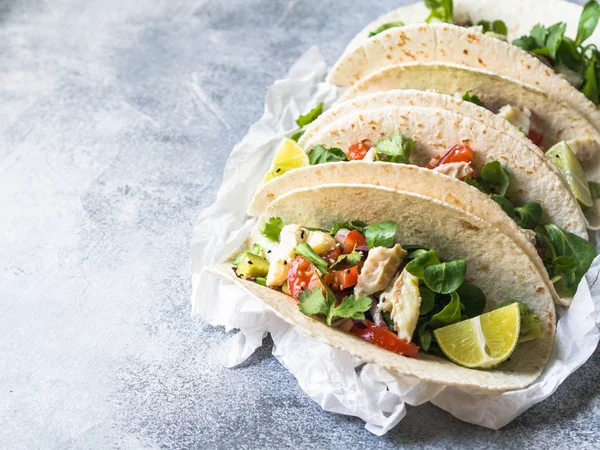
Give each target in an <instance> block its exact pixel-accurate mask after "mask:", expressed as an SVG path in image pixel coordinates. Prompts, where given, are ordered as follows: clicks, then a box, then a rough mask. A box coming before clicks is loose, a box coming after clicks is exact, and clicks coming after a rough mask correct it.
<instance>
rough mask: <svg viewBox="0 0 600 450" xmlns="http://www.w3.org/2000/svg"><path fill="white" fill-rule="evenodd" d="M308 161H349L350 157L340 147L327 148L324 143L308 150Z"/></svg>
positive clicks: (316, 162)
mask: <svg viewBox="0 0 600 450" xmlns="http://www.w3.org/2000/svg"><path fill="white" fill-rule="evenodd" d="M308 161H309V162H310V164H311V165H315V164H323V163H328V162H339V161H348V158H347V157H346V154H345V153H344V152H343V151H342V150H341V149H339V148H325V147H323V146H322V145H316V146H314V147H313V148H312V149H311V150H310V151H309V152H308Z"/></svg>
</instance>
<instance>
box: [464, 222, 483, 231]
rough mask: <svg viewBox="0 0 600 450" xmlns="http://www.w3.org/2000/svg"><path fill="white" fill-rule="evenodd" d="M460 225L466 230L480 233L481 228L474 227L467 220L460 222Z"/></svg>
mask: <svg viewBox="0 0 600 450" xmlns="http://www.w3.org/2000/svg"><path fill="white" fill-rule="evenodd" d="M459 223H460V226H461V227H462V228H463V229H464V230H469V231H479V227H478V226H477V225H473V224H472V223H469V222H467V221H466V220H460V221H459Z"/></svg>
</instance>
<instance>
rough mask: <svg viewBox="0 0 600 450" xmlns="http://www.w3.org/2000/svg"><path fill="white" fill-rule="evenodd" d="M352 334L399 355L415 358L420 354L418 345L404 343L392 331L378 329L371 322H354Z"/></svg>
mask: <svg viewBox="0 0 600 450" xmlns="http://www.w3.org/2000/svg"><path fill="white" fill-rule="evenodd" d="M350 333H352V334H353V335H354V336H357V337H359V338H361V339H364V340H365V341H367V342H370V343H372V344H375V345H376V346H378V347H381V348H383V349H385V350H388V351H390V352H394V353H398V354H399V355H404V356H410V357H412V358H414V357H416V356H417V354H418V353H419V347H418V346H417V345H415V344H413V343H412V342H406V341H403V340H402V339H400V338H399V337H398V336H396V335H395V334H394V333H392V332H391V331H390V330H386V329H385V328H382V327H378V326H377V325H375V324H374V323H373V322H371V321H369V320H362V321H360V322H358V321H357V322H354V326H353V327H352V329H351V330H350Z"/></svg>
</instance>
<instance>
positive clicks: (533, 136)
mask: <svg viewBox="0 0 600 450" xmlns="http://www.w3.org/2000/svg"><path fill="white" fill-rule="evenodd" d="M527 137H528V138H529V140H530V141H531V142H533V143H534V144H535V145H537V146H538V147H539V146H540V145H542V142H543V141H544V135H543V134H542V133H538V132H537V131H535V130H533V129H530V130H529V134H528V135H527Z"/></svg>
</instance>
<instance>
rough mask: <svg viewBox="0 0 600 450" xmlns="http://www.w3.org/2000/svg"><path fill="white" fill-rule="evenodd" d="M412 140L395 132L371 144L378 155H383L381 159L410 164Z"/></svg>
mask: <svg viewBox="0 0 600 450" xmlns="http://www.w3.org/2000/svg"><path fill="white" fill-rule="evenodd" d="M413 146H414V142H413V140H412V139H409V138H405V137H404V136H402V135H401V134H397V135H395V136H392V137H391V138H388V139H380V140H379V141H377V142H375V145H374V146H373V147H374V148H375V151H376V152H377V155H378V157H380V155H385V156H384V157H383V158H382V160H384V161H387V162H393V163H400V164H410V161H409V158H410V154H411V153H412V150H413Z"/></svg>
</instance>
